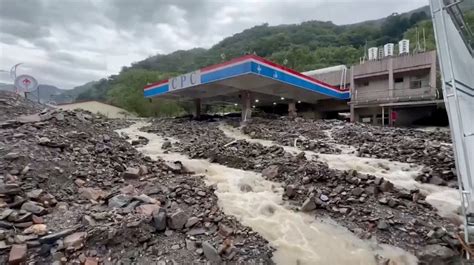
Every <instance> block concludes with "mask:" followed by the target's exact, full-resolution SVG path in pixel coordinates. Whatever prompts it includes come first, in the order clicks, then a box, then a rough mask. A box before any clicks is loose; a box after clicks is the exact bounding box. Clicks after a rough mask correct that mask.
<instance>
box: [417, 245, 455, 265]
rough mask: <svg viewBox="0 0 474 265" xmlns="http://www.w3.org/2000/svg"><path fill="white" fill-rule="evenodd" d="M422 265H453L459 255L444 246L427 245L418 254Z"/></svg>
mask: <svg viewBox="0 0 474 265" xmlns="http://www.w3.org/2000/svg"><path fill="white" fill-rule="evenodd" d="M417 256H418V259H419V261H420V264H423V265H442V264H451V263H452V262H453V261H454V260H455V258H457V257H458V254H457V253H456V252H454V251H453V250H452V249H450V248H447V247H445V246H442V245H437V244H433V245H427V246H425V247H424V248H423V249H421V250H420V251H418V252H417Z"/></svg>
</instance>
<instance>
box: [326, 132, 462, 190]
mask: <svg viewBox="0 0 474 265" xmlns="http://www.w3.org/2000/svg"><path fill="white" fill-rule="evenodd" d="M334 137H335V138H337V139H340V141H341V143H344V144H347V145H353V146H355V147H356V148H357V150H358V155H359V156H363V157H377V158H386V159H390V160H393V161H400V162H407V163H417V164H421V165H425V166H427V168H426V169H425V170H424V171H423V174H422V175H420V176H419V177H418V180H420V181H422V182H429V183H432V184H436V185H449V186H453V187H454V186H456V185H457V183H456V176H455V165H454V157H453V150H452V146H451V144H450V142H451V140H450V136H449V132H448V131H441V130H435V131H419V130H414V129H406V128H389V127H375V126H370V125H365V124H350V123H347V124H345V125H344V127H343V128H341V129H339V130H337V131H335V132H334Z"/></svg>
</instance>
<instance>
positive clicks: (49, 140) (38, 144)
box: [0, 92, 273, 264]
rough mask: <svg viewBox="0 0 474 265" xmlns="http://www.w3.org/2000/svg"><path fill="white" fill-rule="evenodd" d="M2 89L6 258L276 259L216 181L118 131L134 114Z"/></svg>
mask: <svg viewBox="0 0 474 265" xmlns="http://www.w3.org/2000/svg"><path fill="white" fill-rule="evenodd" d="M0 98H1V100H0V113H2V116H1V118H2V120H0V203H1V206H0V207H1V208H0V261H1V263H2V264H23V263H25V264H30V263H31V262H36V263H35V264H148V263H149V264H154V263H156V264H191V263H193V262H196V263H205V262H207V261H211V262H213V263H221V262H224V261H231V262H233V263H241V264H257V263H263V264H271V263H272V261H271V256H272V252H273V249H272V248H271V247H270V246H269V245H268V244H267V241H266V240H264V239H263V238H262V237H261V236H259V235H258V234H257V233H255V232H254V231H252V230H251V229H250V228H248V227H245V226H243V225H242V224H240V223H239V222H238V221H237V220H236V219H235V218H233V217H231V216H228V215H225V214H224V213H223V212H222V210H221V209H220V208H219V206H218V203H217V197H216V195H215V194H214V187H212V186H210V187H209V186H206V185H205V183H204V181H203V180H202V178H201V177H199V176H194V175H191V174H189V173H188V172H185V171H184V170H183V169H182V168H179V167H170V166H169V165H167V164H166V163H165V162H164V161H161V160H158V161H154V160H152V159H150V158H149V157H145V156H143V155H142V154H141V153H139V152H138V151H136V149H135V148H134V147H133V146H132V145H131V144H129V143H128V142H127V141H126V140H125V139H123V138H122V137H121V136H119V135H118V134H117V133H115V132H114V130H115V129H117V128H123V127H126V126H128V125H129V124H130V123H129V122H120V121H111V120H107V119H106V118H104V117H101V116H97V115H95V114H91V113H87V112H83V111H60V110H50V109H44V106H38V105H36V104H32V103H31V102H29V101H25V100H24V99H22V98H18V97H16V96H15V95H13V94H11V93H5V92H0ZM40 107H41V108H40ZM7 110H8V111H7ZM142 141H144V142H135V143H134V144H135V145H140V144H143V143H145V142H146V140H145V139H142Z"/></svg>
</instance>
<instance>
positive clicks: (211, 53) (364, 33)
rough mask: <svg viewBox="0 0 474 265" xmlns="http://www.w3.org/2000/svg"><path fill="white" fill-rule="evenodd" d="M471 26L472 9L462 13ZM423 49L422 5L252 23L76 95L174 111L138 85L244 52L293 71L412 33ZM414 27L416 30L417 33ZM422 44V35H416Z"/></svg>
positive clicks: (428, 29)
mask: <svg viewBox="0 0 474 265" xmlns="http://www.w3.org/2000/svg"><path fill="white" fill-rule="evenodd" d="M466 18H467V20H468V22H469V23H470V24H471V25H474V11H473V10H471V11H470V12H469V13H467V14H466ZM423 29H424V34H425V39H426V48H427V50H432V49H434V48H435V41H434V33H433V28H432V24H431V20H430V19H429V9H428V8H427V7H423V8H420V9H417V10H414V11H411V12H408V13H404V14H392V15H391V16H389V17H387V18H384V19H380V20H375V21H367V22H362V23H357V24H352V25H335V24H333V23H332V22H322V21H308V22H303V23H300V24H292V25H279V26H269V25H268V24H263V25H258V26H254V27H252V28H250V29H246V30H244V31H242V32H241V33H237V34H235V35H233V36H231V37H228V38H225V39H224V40H222V41H221V42H219V43H217V44H216V45H214V46H213V47H211V48H210V49H208V50H206V49H202V48H196V49H191V50H186V51H176V52H173V53H170V54H167V55H162V54H158V55H155V56H152V57H149V58H147V59H145V60H143V61H139V62H136V63H132V65H131V66H129V67H123V68H122V71H121V72H120V73H119V74H118V75H113V76H110V77H108V78H107V79H102V80H100V81H98V82H97V83H96V84H94V85H93V87H92V88H91V89H89V90H87V91H84V92H83V93H81V94H79V95H78V99H81V100H85V99H100V100H106V101H108V102H110V103H112V104H116V105H118V106H120V107H123V108H125V109H127V110H128V111H131V112H136V113H138V114H140V115H146V116H148V115H162V114H173V113H174V112H175V111H176V110H179V106H178V107H177V106H176V105H175V104H172V103H166V104H165V103H163V101H161V100H160V101H157V100H154V102H153V103H150V102H149V101H148V100H145V99H144V98H143V90H142V89H143V86H145V85H146V84H148V83H151V82H154V81H158V80H160V79H164V78H168V77H169V76H172V75H176V74H179V73H185V72H189V71H192V70H195V69H198V68H201V67H204V66H207V65H211V64H215V63H218V62H221V61H223V60H229V59H232V58H235V57H239V56H242V55H245V54H250V53H253V54H257V55H258V56H262V57H265V58H267V59H270V60H272V61H275V62H277V63H280V64H286V66H288V67H290V68H293V69H295V70H298V71H306V70H312V69H318V68H323V67H328V66H333V65H338V64H346V65H351V64H354V63H357V62H359V59H360V57H362V56H363V55H364V50H365V48H366V47H371V46H381V45H383V44H385V43H388V42H393V43H398V41H399V40H401V39H402V38H408V39H410V40H411V46H412V47H411V48H412V50H413V49H414V48H415V47H416V39H417V36H420V38H422V37H423V35H422V34H423ZM417 31H418V32H419V33H418V34H417ZM421 43H422V44H423V40H421Z"/></svg>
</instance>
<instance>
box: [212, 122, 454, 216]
mask: <svg viewBox="0 0 474 265" xmlns="http://www.w3.org/2000/svg"><path fill="white" fill-rule="evenodd" d="M219 128H220V130H221V131H222V132H224V134H225V135H226V136H227V137H230V138H234V139H242V140H246V141H249V142H253V143H260V144H262V145H264V146H271V145H277V146H281V147H282V148H283V149H285V151H287V152H289V153H292V154H297V153H300V152H304V153H305V154H306V157H311V158H313V159H317V160H320V161H323V162H326V163H327V164H328V165H329V167H330V168H333V169H339V170H351V169H353V170H357V171H358V172H360V173H363V174H371V175H375V176H377V177H382V178H385V179H387V180H389V181H391V182H392V183H393V184H394V185H396V186H397V187H400V188H405V189H408V190H410V189H419V190H420V191H421V192H422V193H423V194H425V195H426V201H427V202H428V203H430V204H431V205H432V206H433V207H435V208H436V209H437V210H438V214H439V215H441V216H443V217H449V218H458V216H457V214H458V208H459V206H460V205H461V202H460V195H459V191H458V190H457V189H453V188H449V187H443V186H438V185H433V184H428V183H420V182H418V181H416V180H415V177H416V176H417V175H418V174H420V172H421V170H422V168H423V167H422V166H421V165H415V164H408V163H401V162H396V161H390V160H387V159H379V158H366V157H359V156H356V154H355V150H354V149H353V147H351V146H347V145H340V144H335V146H336V147H338V148H339V149H341V150H342V153H341V154H321V153H316V152H312V151H304V150H301V149H299V148H297V147H293V146H282V145H280V144H278V143H275V142H273V141H269V140H262V139H252V138H250V137H249V136H248V135H245V134H243V133H242V132H241V131H240V130H239V129H238V128H234V127H231V126H229V125H225V124H221V125H220V126H219Z"/></svg>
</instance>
